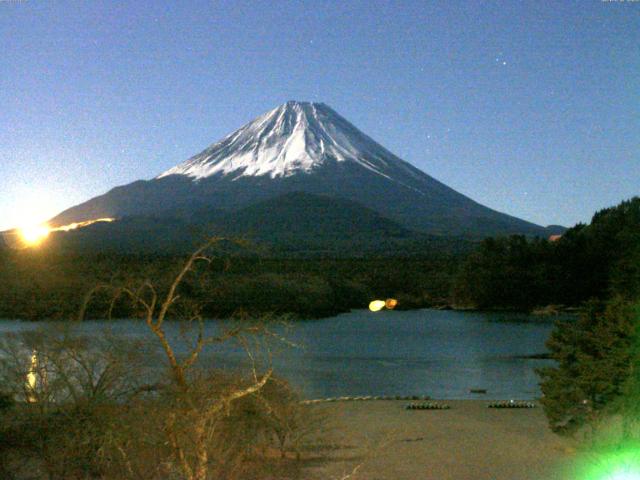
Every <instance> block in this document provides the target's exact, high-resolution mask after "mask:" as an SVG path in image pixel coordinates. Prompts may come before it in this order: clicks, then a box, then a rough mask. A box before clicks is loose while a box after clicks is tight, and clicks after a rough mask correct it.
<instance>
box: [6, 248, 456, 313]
mask: <svg viewBox="0 0 640 480" xmlns="http://www.w3.org/2000/svg"><path fill="white" fill-rule="evenodd" d="M236 254H237V253H236ZM234 255H235V254H234ZM458 258H459V257H457V256H455V255H446V254H443V255H439V256H438V255H430V256H428V257H422V258H421V257H412V258H402V257H394V258H388V257H377V258H376V257H374V258H369V259H293V258H289V259H278V258H264V257H258V256H253V257H242V256H236V257H233V256H222V257H221V258H220V260H217V261H214V262H213V263H212V264H211V265H206V264H202V265H200V266H199V269H198V271H197V272H194V273H193V274H190V275H189V276H188V277H187V278H186V280H185V282H184V284H183V285H182V291H181V292H180V295H181V296H182V297H183V298H189V299H191V300H193V301H195V302H199V303H200V304H201V305H202V306H203V308H204V314H205V315H206V316H209V317H228V316H230V315H232V314H234V313H235V312H238V311H243V312H247V313H252V314H260V313H267V312H269V313H291V314H293V315H294V316H295V317H305V318H308V317H319V316H330V315H335V314H337V313H340V312H345V311H348V310H350V309H352V308H366V306H367V305H368V303H369V302H370V301H371V300H372V299H374V298H387V297H396V298H398V299H399V300H400V306H401V307H404V308H412V307H429V306H437V305H444V304H446V303H448V301H449V298H448V295H449V290H450V280H451V278H452V276H453V274H454V273H455V271H456V268H457V264H458V261H459V260H458ZM184 260H185V258H184V257H183V256H179V255H115V254H98V255H86V254H85V255H68V254H65V255H60V254H58V255H53V254H51V253H50V252H49V253H47V252H46V251H18V252H15V251H9V252H6V251H5V252H4V253H0V285H2V288H0V318H12V319H28V320H41V319H51V318H52V319H69V318H74V317H75V316H76V315H77V313H78V311H79V310H80V306H81V304H82V302H83V299H84V297H85V295H86V294H87V292H89V291H90V290H91V289H92V288H93V287H95V286H96V285H99V284H104V285H127V284H135V283H136V282H138V283H139V282H140V281H143V280H145V279H148V280H150V281H151V282H152V283H153V284H154V285H155V286H156V288H157V289H158V290H159V291H161V292H162V291H166V289H167V288H168V286H169V284H170V282H171V280H172V279H173V278H174V277H175V275H176V274H177V272H178V270H179V268H180V267H181V265H182V264H183V262H184ZM109 301H110V298H107V297H106V296H101V295H99V294H98V295H96V296H95V297H94V299H93V301H92V302H91V304H90V305H89V309H88V311H87V316H88V317H92V318H104V317H105V316H106V315H107V311H108V310H109ZM112 313H113V316H114V317H120V318H123V317H131V316H133V315H135V313H136V312H135V311H134V310H132V308H131V306H130V305H128V304H127V302H126V301H120V302H118V303H117V304H116V305H115V308H114V310H113V312H112Z"/></svg>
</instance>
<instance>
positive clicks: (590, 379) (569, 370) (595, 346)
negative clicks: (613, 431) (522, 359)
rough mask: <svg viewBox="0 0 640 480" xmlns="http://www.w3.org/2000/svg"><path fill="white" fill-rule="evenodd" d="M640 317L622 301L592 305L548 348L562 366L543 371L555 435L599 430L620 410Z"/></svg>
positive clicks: (545, 402)
mask: <svg viewBox="0 0 640 480" xmlns="http://www.w3.org/2000/svg"><path fill="white" fill-rule="evenodd" d="M637 324H638V318H637V315H636V311H635V309H634V307H633V306H632V304H631V303H629V302H627V301H625V300H623V299H622V298H621V297H616V298H615V299H613V300H611V301H609V302H608V303H602V302H590V303H589V304H587V306H586V308H585V310H584V312H583V314H582V315H581V317H580V318H579V320H577V321H563V322H560V323H558V325H557V327H556V329H555V330H554V332H553V333H552V334H551V337H550V339H549V341H548V342H547V346H548V347H549V349H550V351H551V355H552V357H553V358H554V359H555V360H556V361H557V366H555V367H548V368H544V369H541V370H540V371H539V373H540V375H541V377H542V382H541V388H542V393H543V395H544V396H543V398H542V400H541V403H542V405H543V407H544V411H545V413H546V415H547V418H548V420H549V424H550V427H551V429H552V430H553V431H555V432H557V433H561V434H567V435H571V434H574V433H575V432H576V431H578V430H579V429H580V428H581V427H583V426H590V427H591V428H592V430H593V429H595V428H597V425H598V422H599V420H600V419H601V418H602V416H603V414H605V413H616V411H618V412H619V411H620V407H621V406H622V403H621V402H620V400H621V398H622V397H623V393H625V392H626V391H629V390H630V389H631V388H635V385H631V384H630V383H629V381H630V378H632V372H633V369H632V365H633V363H634V354H635V353H634V348H635V341H634V340H635V338H636V328H637Z"/></svg>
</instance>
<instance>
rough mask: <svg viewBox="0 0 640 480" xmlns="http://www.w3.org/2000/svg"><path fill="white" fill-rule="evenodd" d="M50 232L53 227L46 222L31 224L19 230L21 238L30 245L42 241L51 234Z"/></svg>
mask: <svg viewBox="0 0 640 480" xmlns="http://www.w3.org/2000/svg"><path fill="white" fill-rule="evenodd" d="M49 232H51V229H50V228H49V226H48V225H46V224H41V225H29V226H27V227H22V228H21V229H20V230H19V233H20V238H21V239H22V241H23V242H24V244H25V245H27V246H29V247H34V246H36V245H39V244H40V243H42V242H43V241H44V239H45V238H47V237H48V236H49Z"/></svg>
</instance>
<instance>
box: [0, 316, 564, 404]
mask: <svg viewBox="0 0 640 480" xmlns="http://www.w3.org/2000/svg"><path fill="white" fill-rule="evenodd" d="M105 325H110V327H111V328H112V330H114V331H116V332H119V333H122V334H126V335H128V336H139V335H144V334H146V330H145V325H144V324H143V323H142V322H138V321H133V320H131V321H130V320H125V321H122V320H120V321H111V322H85V324H84V325H83V328H84V329H87V330H89V331H93V330H99V329H101V328H103V327H104V326H105ZM217 325H218V323H217V322H215V321H211V322H209V323H208V324H207V329H208V330H210V331H214V330H216V329H217V328H218V327H217ZM33 327H34V325H33V324H27V323H24V322H10V321H2V322H0V333H1V332H2V331H15V330H19V329H24V328H33ZM167 328H168V330H170V333H171V334H172V335H174V336H175V337H174V338H177V337H178V336H180V328H178V325H176V324H168V326H167ZM552 328H553V323H552V321H549V320H540V319H539V318H536V317H529V316H526V315H521V314H506V313H470V312H454V311H437V310H415V311H409V312H402V311H388V310H383V311H381V312H376V313H373V312H370V311H354V312H351V313H347V314H343V315H338V316H337V317H332V318H326V319H321V320H307V321H300V322H297V323H295V324H294V325H293V327H292V328H291V329H290V330H288V331H287V332H286V335H287V337H288V338H289V339H290V340H292V341H293V342H295V343H297V344H300V345H302V346H303V347H302V348H286V349H285V348H283V349H280V351H279V352H278V353H277V354H276V355H275V357H274V360H273V361H274V366H275V368H276V371H277V372H278V373H279V375H280V376H284V377H286V378H288V379H289V380H290V381H291V382H292V383H293V384H294V385H296V386H297V387H298V388H299V389H300V390H301V391H302V393H303V395H304V396H305V397H307V398H321V397H336V396H343V395H350V396H363V395H413V394H416V395H418V394H420V395H430V396H432V397H434V398H450V399H460V398H487V399H507V398H517V399H526V400H529V399H533V398H535V397H537V396H539V394H540V390H539V387H538V381H539V380H538V377H537V375H536V373H535V369H536V368H539V367H542V366H545V365H549V364H550V361H549V360H544V359H531V358H526V357H527V356H528V355H532V354H539V353H543V352H545V350H546V349H545V345H544V344H545V341H546V339H547V337H548V336H549V333H550V331H551V329H552ZM150 341H152V339H151V338H150ZM245 358H246V356H245V354H244V353H243V352H242V350H241V349H240V348H237V347H234V346H231V345H227V346H225V347H224V350H222V351H221V352H220V353H218V354H216V355H211V358H205V359H204V360H205V361H206V362H207V363H209V362H211V364H220V363H224V364H225V365H226V366H229V367H233V366H238V365H240V364H241V363H242V362H243V361H244V360H245ZM470 389H486V390H487V393H486V394H474V393H470V392H469V390H470Z"/></svg>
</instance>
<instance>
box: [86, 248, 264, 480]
mask: <svg viewBox="0 0 640 480" xmlns="http://www.w3.org/2000/svg"><path fill="white" fill-rule="evenodd" d="M222 240H224V239H222V238H219V237H215V238H212V239H210V240H209V241H208V242H207V243H206V244H204V245H203V246H201V247H200V248H198V249H197V250H196V251H195V252H194V253H193V254H192V255H191V256H190V257H189V258H188V259H187V261H186V262H185V263H184V265H183V267H182V269H181V270H180V271H179V272H178V274H177V275H176V277H175V278H174V279H173V281H172V283H171V284H170V286H169V288H168V291H167V292H166V293H165V294H164V295H160V294H159V293H158V291H157V289H156V287H155V286H154V284H153V282H151V281H150V280H145V281H143V282H142V283H140V284H139V285H138V286H137V287H130V286H120V287H113V286H109V287H107V286H99V287H97V288H96V289H94V290H93V291H92V292H90V294H89V295H87V297H86V298H85V302H84V304H83V306H82V309H81V312H80V315H79V319H83V317H84V315H85V312H86V309H87V305H88V303H89V301H90V300H91V297H92V295H93V294H94V293H95V292H96V291H98V290H99V289H108V290H111V291H112V292H113V296H112V301H111V307H110V309H111V308H112V307H113V305H114V304H115V303H116V301H118V299H119V298H121V297H122V296H126V297H128V299H129V300H130V301H131V302H132V304H133V305H134V306H135V307H137V308H138V309H139V310H140V311H141V314H142V318H143V319H144V322H145V323H146V325H147V327H148V329H149V331H150V332H151V333H152V334H153V335H154V336H155V338H156V339H157V340H158V343H159V345H160V347H161V349H162V351H163V353H164V356H165V359H166V361H167V363H168V366H169V369H170V372H171V382H170V384H169V385H166V386H165V387H166V388H165V394H166V393H168V394H169V395H168V396H166V397H164V398H165V399H166V398H171V399H172V401H167V402H166V404H165V406H166V407H169V408H167V409H166V410H165V411H164V417H165V418H164V433H165V436H166V441H167V444H168V445H170V447H171V449H172V452H173V462H174V463H175V465H176V466H177V467H178V469H179V470H180V472H181V474H182V475H183V477H184V478H186V479H188V480H206V479H207V478H208V476H209V469H210V466H211V464H212V463H213V459H212V458H211V457H210V452H211V444H212V438H213V437H214V435H215V432H216V428H218V427H219V424H220V422H221V420H222V419H223V418H224V417H225V415H229V412H230V408H231V405H232V404H233V403H234V402H237V401H238V400H240V399H242V398H244V397H247V396H250V395H254V394H256V393H257V392H259V391H260V390H261V389H262V388H263V387H264V386H265V385H266V384H267V382H268V381H269V379H270V378H271V377H272V373H273V370H272V368H271V367H270V366H269V367H268V368H266V370H265V371H263V372H260V373H258V370H257V367H256V363H255V362H254V360H255V359H254V357H253V356H252V353H251V352H250V351H248V353H249V355H250V358H251V360H252V368H251V376H250V377H251V378H250V380H249V381H245V382H237V383H232V384H227V385H224V386H220V385H218V386H219V387H220V388H212V384H211V383H210V381H211V380H212V378H211V377H207V376H206V375H203V374H202V372H199V371H194V367H195V365H196V363H197V362H198V360H199V358H200V355H201V354H202V352H203V349H204V348H205V347H206V346H208V345H216V344H218V345H219V344H222V343H224V342H227V341H230V340H237V341H239V342H240V343H241V344H242V345H245V346H246V345H247V344H248V340H247V335H258V334H265V333H267V334H270V333H269V332H268V331H267V329H266V328H265V327H264V325H261V324H239V325H237V326H233V327H231V328H227V329H224V330H222V331H221V332H220V333H218V334H216V335H207V334H206V333H205V325H204V319H203V316H202V308H201V305H198V304H188V302H187V311H188V316H187V318H186V319H185V320H186V321H187V323H188V324H190V325H191V324H195V325H196V329H197V331H196V333H195V339H194V341H193V342H192V343H191V345H189V347H188V348H187V351H186V352H184V353H180V354H178V353H177V351H176V348H175V345H174V344H173V343H172V341H171V340H170V338H169V336H168V335H167V331H166V321H167V319H168V316H169V312H170V309H171V308H172V307H175V305H176V303H177V302H178V300H179V299H180V294H179V293H178V291H179V287H180V286H181V284H182V283H183V281H184V280H185V277H186V276H187V275H188V274H190V273H191V272H193V270H194V268H195V265H196V263H198V262H205V263H210V262H211V260H212V257H211V256H210V255H209V254H208V252H209V251H210V249H211V248H212V247H213V246H214V245H215V244H217V243H219V242H221V241H222ZM120 450H122V452H124V449H122V448H120Z"/></svg>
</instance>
